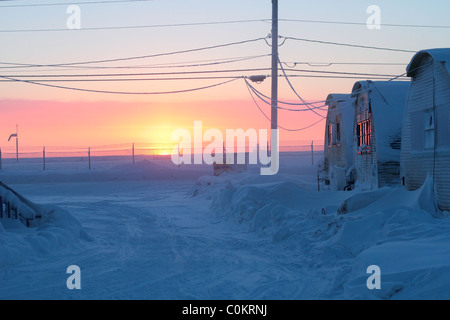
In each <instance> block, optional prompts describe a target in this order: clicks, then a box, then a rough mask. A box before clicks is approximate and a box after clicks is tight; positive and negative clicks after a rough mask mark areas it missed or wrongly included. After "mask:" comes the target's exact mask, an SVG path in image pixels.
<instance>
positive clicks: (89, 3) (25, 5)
mask: <svg viewBox="0 0 450 320" xmlns="http://www.w3.org/2000/svg"><path fill="white" fill-rule="evenodd" d="M153 1H155V0H116V1H107V0H105V1H83V2H74V1H73V2H64V3H61V2H60V3H32V4H31V3H30V4H9V5H0V8H19V7H51V6H68V5H72V4H74V5H91V4H113V3H127V2H153Z"/></svg>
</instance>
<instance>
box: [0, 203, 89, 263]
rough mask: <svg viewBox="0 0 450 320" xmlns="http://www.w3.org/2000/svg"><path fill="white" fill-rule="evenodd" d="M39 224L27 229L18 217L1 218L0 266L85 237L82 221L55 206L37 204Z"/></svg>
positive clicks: (62, 246)
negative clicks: (40, 214)
mask: <svg viewBox="0 0 450 320" xmlns="http://www.w3.org/2000/svg"><path fill="white" fill-rule="evenodd" d="M39 208H40V211H41V212H42V218H40V219H38V220H39V225H38V226H37V227H34V228H27V227H26V226H25V225H23V224H22V223H21V222H20V221H19V220H17V219H9V218H3V219H0V268H1V267H2V266H6V265H11V264H17V263H20V262H22V261H25V260H27V259H29V258H30V257H33V256H38V255H42V254H49V253H52V252H54V251H56V250H59V249H61V248H66V247H70V246H72V245H74V244H75V243H77V242H78V240H79V239H80V238H81V237H87V234H86V233H85V232H84V231H83V229H82V227H81V224H80V223H79V222H78V220H76V219H75V218H74V217H73V216H72V215H71V214H70V213H68V212H67V211H65V210H63V209H61V208H59V207H56V206H51V205H47V206H40V207H39Z"/></svg>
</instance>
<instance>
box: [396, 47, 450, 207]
mask: <svg viewBox="0 0 450 320" xmlns="http://www.w3.org/2000/svg"><path fill="white" fill-rule="evenodd" d="M407 72H408V76H409V77H411V88H410V90H409V93H408V98H407V106H406V110H405V114H404V119H403V130H402V151H401V177H402V179H401V180H402V183H403V184H404V185H405V187H406V188H407V189H408V190H415V189H417V188H419V187H421V186H422V184H423V183H424V181H425V179H426V178H427V176H428V175H429V176H431V177H432V178H433V184H434V191H435V200H436V204H437V206H438V207H439V209H441V210H448V211H450V137H449V135H450V129H449V128H450V116H449V115H450V48H447V49H430V50H422V51H419V52H417V53H416V54H415V55H414V57H413V58H412V60H411V62H410V63H409V65H408V67H407Z"/></svg>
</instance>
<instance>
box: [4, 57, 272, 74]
mask: <svg viewBox="0 0 450 320" xmlns="http://www.w3.org/2000/svg"><path fill="white" fill-rule="evenodd" d="M267 56H270V54H263V55H256V56H245V57H235V58H222V59H209V60H198V61H194V62H174V63H165V64H151V65H134V66H83V67H80V66H55V67H64V68H69V69H73V70H91V69H163V68H193V67H203V66H212V65H220V64H229V63H235V62H242V61H248V60H253V59H257V58H262V57H267ZM205 61H206V62H205ZM202 62H204V63H202ZM2 64H3V65H8V66H7V67H1V66H0V69H23V68H25V69H27V68H32V69H33V68H41V67H48V68H50V67H52V66H48V65H39V64H26V63H13V62H0V65H2ZM62 70H64V71H65V70H67V69H56V70H55V69H51V70H50V71H62ZM18 71H25V70H18ZM31 71H32V72H34V71H35V70H31Z"/></svg>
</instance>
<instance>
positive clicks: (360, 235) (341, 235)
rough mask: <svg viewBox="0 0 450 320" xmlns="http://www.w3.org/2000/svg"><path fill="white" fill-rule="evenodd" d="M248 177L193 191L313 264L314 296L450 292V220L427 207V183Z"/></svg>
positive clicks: (438, 295)
mask: <svg viewBox="0 0 450 320" xmlns="http://www.w3.org/2000/svg"><path fill="white" fill-rule="evenodd" d="M258 179H259V178H255V179H254V180H255V181H256V180H258ZM205 181H206V180H202V181H201V182H199V183H200V184H202V183H204V182H205ZM255 181H252V179H250V177H247V178H240V179H238V178H236V179H234V180H233V179H227V180H226V181H225V180H223V181H221V182H223V183H219V181H212V180H211V181H209V182H207V183H206V184H203V185H202V186H203V188H204V189H202V188H200V189H197V192H199V193H202V190H204V192H206V193H207V194H208V197H210V198H211V200H212V204H211V207H212V208H213V209H214V211H215V214H216V217H218V218H221V219H229V220H233V221H236V222H237V223H240V224H243V225H247V226H248V230H249V231H251V232H257V233H258V234H260V235H261V236H263V237H268V239H270V241H271V242H272V244H274V245H280V246H282V247H283V248H290V249H292V250H293V252H294V253H295V257H296V259H297V260H298V263H302V264H303V265H305V266H308V267H310V268H312V269H313V270H317V272H318V275H316V277H318V278H321V277H324V279H326V281H325V280H324V279H323V280H320V281H324V283H323V284H320V285H319V284H318V285H317V288H321V290H322V291H321V292H319V293H317V296H320V297H322V298H323V297H329V298H333V299H335V298H343V299H402V298H406V299H423V298H430V299H449V298H450V233H449V230H450V219H449V218H448V217H443V216H439V214H437V213H436V212H435V210H434V206H433V197H432V192H431V191H432V185H431V184H430V183H426V184H425V185H424V186H423V187H422V188H421V189H419V190H416V191H414V192H410V191H407V190H406V189H404V188H403V187H398V188H396V189H391V188H383V189H379V190H376V191H372V192H358V191H352V192H314V191H312V190H311V189H308V188H305V186H304V185H302V184H301V183H295V182H293V181H288V182H286V181H275V182H267V181H266V182H264V183H262V182H255ZM208 188H209V190H208V191H205V190H207V189H208ZM349 194H350V197H349ZM344 207H345V212H346V214H345V215H342V214H338V208H339V209H340V210H343V209H342V208H344ZM283 248H280V250H285V249H283ZM370 265H378V266H379V267H380V268H381V272H382V277H381V283H382V289H381V290H369V289H368V288H367V286H366V280H367V278H368V277H369V274H367V273H366V270H367V267H368V266H370ZM325 275H327V276H325Z"/></svg>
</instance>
